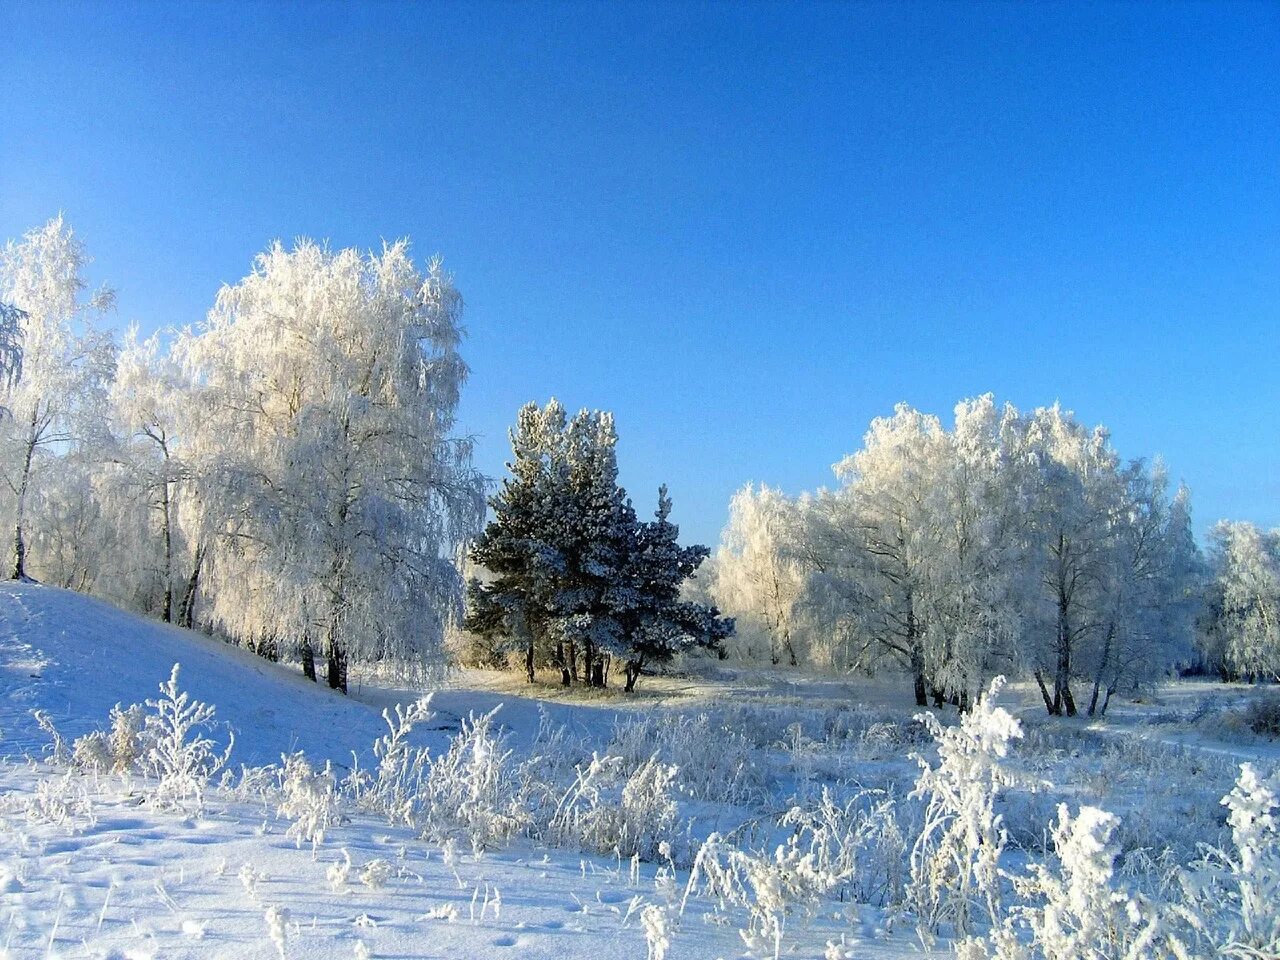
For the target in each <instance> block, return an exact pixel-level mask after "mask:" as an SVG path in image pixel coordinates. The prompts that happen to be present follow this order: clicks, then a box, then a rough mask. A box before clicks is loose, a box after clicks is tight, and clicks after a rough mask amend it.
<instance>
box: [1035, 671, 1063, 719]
mask: <svg viewBox="0 0 1280 960" xmlns="http://www.w3.org/2000/svg"><path fill="white" fill-rule="evenodd" d="M1036 683H1037V684H1038V685H1039V687H1040V696H1042V697H1044V708H1045V709H1046V710H1048V711H1049V716H1051V717H1056V716H1058V715H1059V714H1060V713H1061V712H1062V710H1061V708H1060V707H1059V708H1055V706H1054V702H1053V697H1051V696H1049V688H1048V687H1047V686H1045V682H1044V674H1043V673H1041V672H1040V671H1039V670H1037V671H1036Z"/></svg>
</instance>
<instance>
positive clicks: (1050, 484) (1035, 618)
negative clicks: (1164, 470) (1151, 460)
mask: <svg viewBox="0 0 1280 960" xmlns="http://www.w3.org/2000/svg"><path fill="white" fill-rule="evenodd" d="M1021 439H1022V449H1021V450H1020V451H1019V453H1020V455H1021V456H1024V457H1026V458H1027V459H1028V460H1029V461H1030V462H1031V463H1032V464H1033V465H1034V473H1033V487H1032V493H1031V500H1030V504H1029V510H1030V531H1029V536H1030V544H1029V550H1028V553H1027V562H1028V563H1029V564H1030V565H1031V567H1032V569H1034V571H1035V575H1036V577H1037V578H1038V579H1039V582H1040V591H1039V595H1038V596H1035V597H1031V598H1028V599H1029V601H1030V603H1029V611H1028V618H1029V626H1030V628H1031V630H1032V631H1033V633H1032V637H1031V641H1032V642H1031V644H1030V650H1029V658H1030V662H1031V665H1032V668H1033V675H1034V677H1035V679H1036V683H1037V684H1038V686H1039V687H1040V692H1041V695H1042V696H1043V697H1044V701H1045V707H1046V709H1047V710H1048V711H1049V712H1050V713H1051V714H1055V715H1056V714H1064V713H1065V714H1066V715H1067V716H1075V715H1076V713H1077V709H1078V708H1077V705H1076V701H1075V695H1074V693H1073V691H1072V687H1071V683H1072V680H1074V679H1075V678H1076V677H1078V676H1079V675H1080V674H1081V672H1082V671H1081V666H1082V664H1081V662H1080V656H1081V653H1082V651H1083V649H1084V648H1085V647H1086V646H1087V645H1088V644H1090V643H1091V642H1092V641H1094V640H1096V637H1097V634H1098V633H1099V632H1100V631H1102V630H1104V629H1105V620H1106V616H1105V612H1104V611H1103V609H1102V607H1103V606H1104V605H1105V600H1106V587H1107V575H1108V573H1109V570H1110V564H1111V562H1112V553H1111V551H1112V549H1113V547H1114V544H1115V537H1114V531H1115V523H1114V521H1115V518H1116V517H1117V516H1118V514H1119V513H1120V511H1122V510H1123V508H1124V507H1123V494H1124V485H1123V481H1122V479H1121V475H1120V462H1119V458H1118V457H1117V455H1116V453H1115V451H1114V450H1113V449H1112V447H1111V443H1110V436H1109V434H1108V433H1107V431H1106V429H1105V428H1103V427H1096V428H1094V429H1092V430H1091V429H1089V428H1087V427H1085V426H1084V425H1083V424H1081V423H1080V422H1079V421H1078V420H1076V419H1075V417H1074V416H1073V415H1072V414H1071V413H1070V412H1068V411H1065V410H1063V409H1062V408H1061V407H1060V406H1058V405H1056V404H1055V405H1054V406H1052V407H1042V408H1040V409H1038V410H1036V411H1034V412H1033V413H1031V414H1030V415H1029V416H1028V417H1027V421H1026V426H1025V430H1024V432H1023V435H1022V438H1021ZM1086 675H1087V674H1086Z"/></svg>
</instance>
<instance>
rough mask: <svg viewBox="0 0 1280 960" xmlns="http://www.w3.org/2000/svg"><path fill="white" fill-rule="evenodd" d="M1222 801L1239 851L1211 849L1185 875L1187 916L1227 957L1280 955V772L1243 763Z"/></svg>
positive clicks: (1235, 845) (1232, 836)
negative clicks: (1265, 772)
mask: <svg viewBox="0 0 1280 960" xmlns="http://www.w3.org/2000/svg"><path fill="white" fill-rule="evenodd" d="M1222 803H1223V805H1224V806H1226V807H1227V809H1228V810H1229V811H1230V813H1229V814H1228V815H1227V823H1228V825H1229V826H1230V827H1231V840H1232V845H1233V847H1234V853H1228V852H1226V851H1224V850H1221V849H1219V848H1216V847H1207V848H1206V853H1207V856H1206V857H1205V859H1204V860H1203V861H1202V862H1201V864H1200V865H1199V866H1200V867H1201V869H1200V870H1199V871H1198V872H1197V873H1191V874H1188V875H1187V876H1186V877H1185V884H1186V887H1187V907H1186V908H1185V909H1184V911H1183V912H1182V913H1183V917H1184V919H1186V920H1188V921H1189V922H1190V924H1191V926H1192V927H1193V928H1194V929H1195V930H1196V932H1197V933H1199V934H1201V935H1202V936H1206V937H1208V938H1209V939H1210V940H1212V941H1213V942H1214V943H1215V945H1216V946H1217V948H1218V951H1219V953H1220V954H1222V955H1223V956H1228V957H1238V958H1242V960H1245V958H1248V960H1253V958H1259V957H1268V958H1270V957H1275V956H1280V771H1276V772H1273V773H1272V774H1271V776H1269V777H1266V778H1264V777H1262V776H1260V775H1259V774H1258V771H1257V769H1256V768H1255V767H1254V766H1253V764H1250V763H1246V764H1242V765H1241V767H1240V775H1239V777H1238V778H1237V779H1236V783H1235V786H1234V787H1233V788H1232V790H1231V792H1230V793H1228V794H1227V795H1226V796H1225V797H1223V798H1222Z"/></svg>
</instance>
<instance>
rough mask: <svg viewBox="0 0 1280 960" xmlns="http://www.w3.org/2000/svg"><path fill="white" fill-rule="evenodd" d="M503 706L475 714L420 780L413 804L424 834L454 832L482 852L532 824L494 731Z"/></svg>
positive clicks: (507, 755)
mask: <svg viewBox="0 0 1280 960" xmlns="http://www.w3.org/2000/svg"><path fill="white" fill-rule="evenodd" d="M498 709H499V708H496V707H495V708H494V709H493V710H491V711H489V712H488V713H485V714H479V715H476V714H471V715H470V716H468V717H467V719H465V720H463V722H462V730H461V731H460V732H459V734H458V735H457V736H456V737H455V738H454V739H453V741H452V742H451V743H450V744H449V748H448V750H446V751H445V752H444V753H443V754H441V755H440V756H439V757H435V758H434V759H432V760H431V761H430V763H429V764H428V766H427V769H426V772H425V773H424V774H423V775H422V776H421V777H420V778H419V780H418V790H417V794H416V796H415V797H414V799H413V805H414V807H415V809H416V812H417V817H418V820H417V823H418V826H419V828H420V829H421V830H422V833H423V836H425V837H429V838H433V839H439V838H441V837H444V836H446V835H448V834H449V833H450V831H452V830H455V829H461V830H463V831H465V833H466V834H467V836H468V838H469V839H470V840H471V844H472V846H473V847H476V848H480V849H482V848H484V847H487V846H491V845H494V844H501V843H505V842H507V841H509V840H510V839H511V838H512V837H513V836H515V835H516V834H518V833H520V832H521V830H523V829H524V828H525V827H526V826H528V825H529V823H530V822H531V813H530V810H529V805H528V803H526V802H525V801H526V793H525V791H524V790H523V789H522V782H523V781H522V778H521V777H520V776H519V775H518V773H519V772H518V771H517V769H516V768H515V766H514V765H513V764H511V763H509V762H508V761H509V760H510V759H511V751H510V750H508V749H505V747H504V745H503V740H502V737H501V736H500V735H499V734H497V733H495V732H494V730H493V725H494V724H493V719H494V716H495V715H496V714H497V712H498Z"/></svg>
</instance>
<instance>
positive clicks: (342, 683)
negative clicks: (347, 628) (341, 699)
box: [324, 621, 347, 693]
mask: <svg viewBox="0 0 1280 960" xmlns="http://www.w3.org/2000/svg"><path fill="white" fill-rule="evenodd" d="M324 646H325V650H324V655H325V660H326V661H327V663H326V666H327V668H328V670H327V673H328V676H327V677H326V679H327V680H328V682H329V688H330V689H331V690H341V691H342V692H343V693H346V692H347V652H346V651H345V650H343V649H342V643H341V642H340V641H339V640H338V624H337V622H336V621H335V622H332V623H330V624H329V634H328V636H327V637H326V638H325V644H324Z"/></svg>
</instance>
